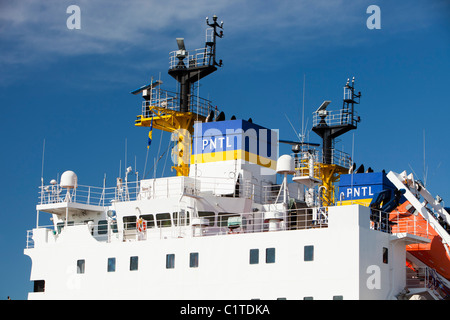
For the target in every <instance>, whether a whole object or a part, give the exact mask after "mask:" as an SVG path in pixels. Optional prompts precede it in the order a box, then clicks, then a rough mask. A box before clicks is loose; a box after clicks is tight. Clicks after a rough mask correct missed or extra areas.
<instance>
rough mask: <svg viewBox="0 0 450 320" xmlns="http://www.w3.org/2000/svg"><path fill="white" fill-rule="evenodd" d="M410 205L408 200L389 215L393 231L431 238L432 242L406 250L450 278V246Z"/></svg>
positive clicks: (411, 246)
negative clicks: (411, 210)
mask: <svg viewBox="0 0 450 320" xmlns="http://www.w3.org/2000/svg"><path fill="white" fill-rule="evenodd" d="M409 207H411V205H410V202H409V201H406V202H404V203H403V204H401V205H400V206H398V207H397V209H395V210H394V211H392V212H391V214H390V215H389V220H390V221H391V222H393V223H394V224H393V226H392V233H405V232H406V233H410V234H414V235H417V236H421V237H424V238H428V239H430V240H431V242H430V243H426V244H410V245H407V246H406V250H407V251H408V252H409V253H411V254H412V255H413V256H414V257H416V258H417V259H419V260H420V261H422V262H423V263H425V264H426V265H427V266H429V267H430V268H433V269H435V270H436V271H437V272H438V273H439V274H441V275H442V276H443V277H445V278H446V279H447V280H450V256H449V254H448V251H447V250H449V247H448V246H447V245H446V244H443V243H442V238H441V237H440V236H439V235H438V234H437V232H436V231H435V230H434V228H433V227H432V226H431V225H430V224H429V223H428V221H427V220H426V219H425V218H424V217H422V215H421V214H417V215H414V214H413V213H411V212H410V211H408V208H409ZM407 265H408V262H407Z"/></svg>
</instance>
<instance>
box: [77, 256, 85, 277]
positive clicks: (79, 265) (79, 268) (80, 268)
mask: <svg viewBox="0 0 450 320" xmlns="http://www.w3.org/2000/svg"><path fill="white" fill-rule="evenodd" d="M84 265H85V262H84V259H80V260H77V273H78V274H83V273H84Z"/></svg>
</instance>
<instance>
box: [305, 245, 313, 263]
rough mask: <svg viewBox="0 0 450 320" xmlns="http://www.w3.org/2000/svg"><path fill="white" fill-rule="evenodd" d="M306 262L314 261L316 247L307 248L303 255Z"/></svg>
mask: <svg viewBox="0 0 450 320" xmlns="http://www.w3.org/2000/svg"><path fill="white" fill-rule="evenodd" d="M303 260H304V261H314V246H305V247H304V253H303Z"/></svg>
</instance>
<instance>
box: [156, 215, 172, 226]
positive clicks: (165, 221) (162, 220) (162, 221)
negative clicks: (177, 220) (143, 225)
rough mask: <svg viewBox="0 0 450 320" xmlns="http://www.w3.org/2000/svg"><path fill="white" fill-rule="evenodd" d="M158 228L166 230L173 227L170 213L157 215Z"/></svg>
mask: <svg viewBox="0 0 450 320" xmlns="http://www.w3.org/2000/svg"><path fill="white" fill-rule="evenodd" d="M156 221H157V226H158V227H160V228H166V227H171V226H172V220H171V219H170V213H157V214H156Z"/></svg>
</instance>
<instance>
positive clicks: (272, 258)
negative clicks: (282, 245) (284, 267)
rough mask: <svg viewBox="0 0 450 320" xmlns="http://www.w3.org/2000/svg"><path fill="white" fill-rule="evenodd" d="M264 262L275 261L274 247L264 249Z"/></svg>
mask: <svg viewBox="0 0 450 320" xmlns="http://www.w3.org/2000/svg"><path fill="white" fill-rule="evenodd" d="M266 263H275V248H267V249H266Z"/></svg>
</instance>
